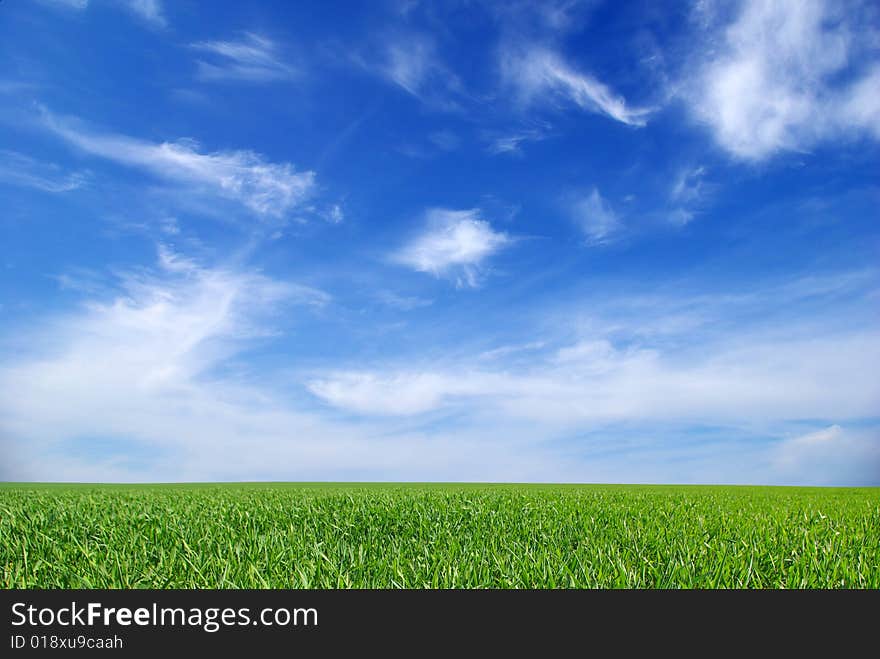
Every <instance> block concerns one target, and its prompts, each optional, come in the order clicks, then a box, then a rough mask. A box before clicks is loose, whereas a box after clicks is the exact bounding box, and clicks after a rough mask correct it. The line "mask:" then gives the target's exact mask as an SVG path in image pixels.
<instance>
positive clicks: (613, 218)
mask: <svg viewBox="0 0 880 659" xmlns="http://www.w3.org/2000/svg"><path fill="white" fill-rule="evenodd" d="M567 204H568V213H569V215H570V217H571V218H572V219H573V220H574V222H575V223H576V224H577V225H578V227H579V228H580V229H581V231H583V233H584V236H585V237H586V239H587V242H588V243H589V244H591V245H602V244H607V243H610V242H612V241H614V240H615V239H616V238H617V237H618V235H619V234H620V232H621V231H622V230H623V222H621V220H620V218H619V217H618V215H617V213H615V212H614V210H613V209H612V208H611V206H610V205H609V204H608V202H607V201H606V200H605V199H604V198H603V197H602V195H601V194H599V190H598V189H596V188H595V187H594V188H593V189H592V190H591V191H590V192H589V194H585V195H577V196H574V197H571V198H569V199H568V201H567Z"/></svg>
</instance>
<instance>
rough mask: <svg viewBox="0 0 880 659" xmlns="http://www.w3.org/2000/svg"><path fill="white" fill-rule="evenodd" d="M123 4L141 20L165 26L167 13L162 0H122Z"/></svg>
mask: <svg viewBox="0 0 880 659" xmlns="http://www.w3.org/2000/svg"><path fill="white" fill-rule="evenodd" d="M120 1H121V3H122V6H123V7H124V8H125V9H127V10H128V11H130V12H131V13H132V14H134V15H135V16H137V17H138V18H140V19H141V20H143V21H145V22H147V23H149V24H151V25H155V26H157V27H165V25H166V21H165V13H164V11H163V8H162V3H161V2H160V0H120Z"/></svg>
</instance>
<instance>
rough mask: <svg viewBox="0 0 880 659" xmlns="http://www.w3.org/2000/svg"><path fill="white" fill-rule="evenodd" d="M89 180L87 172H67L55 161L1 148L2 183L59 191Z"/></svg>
mask: <svg viewBox="0 0 880 659" xmlns="http://www.w3.org/2000/svg"><path fill="white" fill-rule="evenodd" d="M88 180H89V175H88V173H87V172H65V171H63V170H62V169H61V168H60V167H59V166H58V165H56V164H54V163H43V162H40V161H38V160H35V159H34V158H31V157H30V156H26V155H24V154H23V153H18V152H16V151H7V150H4V149H0V183H7V184H10V185H18V186H23V187H26V188H34V189H36V190H42V191H43V192H53V193H58V192H70V191H71V190H76V189H77V188H81V187H83V186H84V185H86V183H87V182H88Z"/></svg>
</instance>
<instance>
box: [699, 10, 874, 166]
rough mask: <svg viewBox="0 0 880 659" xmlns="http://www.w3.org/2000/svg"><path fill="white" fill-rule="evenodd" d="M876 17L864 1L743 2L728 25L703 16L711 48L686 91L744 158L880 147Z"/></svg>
mask: <svg viewBox="0 0 880 659" xmlns="http://www.w3.org/2000/svg"><path fill="white" fill-rule="evenodd" d="M704 4H708V5H712V3H704ZM870 12H871V9H870V7H869V3H861V2H854V3H848V4H846V5H840V4H838V3H832V2H826V1H825V0H785V1H782V2H770V3H768V2H761V1H758V0H745V1H743V2H741V3H740V5H739V7H738V11H736V12H735V18H734V20H733V21H732V22H730V23H727V22H723V19H721V18H718V16H726V14H724V13H721V12H717V15H716V12H708V13H706V12H705V8H704V14H703V15H702V16H703V23H704V24H705V25H706V26H707V27H706V40H707V41H704V42H703V43H700V45H699V47H698V48H699V49H698V50H697V51H695V52H694V53H693V55H692V62H691V66H690V68H688V69H687V70H686V72H685V75H686V76H687V78H688V80H687V81H685V82H683V83H682V86H683V88H684V89H685V90H686V91H685V94H684V96H685V98H686V101H687V103H688V105H689V107H690V110H691V112H692V113H693V115H694V116H695V117H696V118H697V119H698V120H699V121H700V122H702V123H704V124H705V125H706V126H708V127H709V129H710V130H711V132H712V135H713V137H714V138H715V140H716V142H717V143H718V144H719V145H720V146H721V147H722V148H723V149H724V150H726V151H727V152H728V153H730V154H731V155H732V156H734V157H736V158H740V159H743V160H753V161H757V160H762V159H765V158H768V157H770V156H772V155H773V154H775V153H778V152H781V151H802V150H806V149H809V148H811V147H812V146H813V145H815V144H817V143H820V142H822V141H826V140H831V139H837V138H844V139H845V138H855V137H862V136H869V137H873V138H874V139H880V94H878V93H877V89H878V87H880V61H878V59H877V56H876V47H875V46H874V45H872V44H875V43H876V29H874V28H872V27H871V25H872V20H871V17H870V16H871V14H870ZM854 62H859V66H858V67H855V66H853V63H854Z"/></svg>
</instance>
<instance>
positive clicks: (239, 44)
mask: <svg viewBox="0 0 880 659" xmlns="http://www.w3.org/2000/svg"><path fill="white" fill-rule="evenodd" d="M190 47H191V48H193V49H194V50H197V51H199V52H202V53H205V54H206V55H208V56H210V57H211V61H205V60H198V62H197V66H198V69H197V76H198V77H199V78H200V79H201V80H205V81H218V80H239V81H247V82H271V81H274V80H288V79H291V78H295V77H297V76H298V75H299V72H298V71H297V69H296V68H294V67H293V66H291V65H290V64H288V63H286V62H285V61H284V60H283V59H282V54H281V52H280V48H279V47H278V45H277V44H276V43H275V42H274V41H273V40H271V39H269V38H268V37H266V36H263V35H260V34H256V33H254V32H245V33H244V34H243V35H242V36H241V37H240V38H239V39H234V40H228V41H199V42H196V43H192V44H190Z"/></svg>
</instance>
